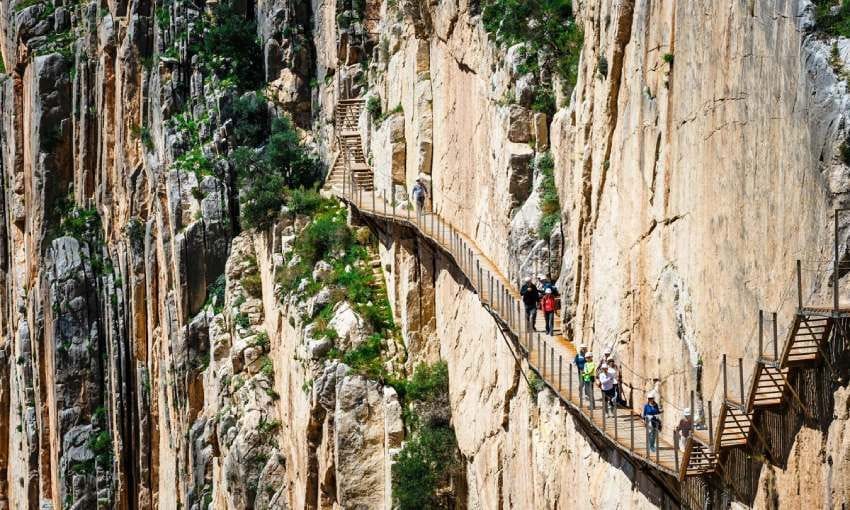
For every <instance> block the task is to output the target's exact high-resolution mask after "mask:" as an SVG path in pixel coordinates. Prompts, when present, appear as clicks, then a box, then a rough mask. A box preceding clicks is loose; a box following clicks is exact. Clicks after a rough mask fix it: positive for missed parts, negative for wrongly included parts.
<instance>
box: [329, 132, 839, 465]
mask: <svg viewBox="0 0 850 510" xmlns="http://www.w3.org/2000/svg"><path fill="white" fill-rule="evenodd" d="M355 136H356V138H357V139H358V140H359V139H360V136H359V134H357V135H355ZM338 141H339V142H340V144H341V148H342V151H343V152H345V153H346V154H345V157H344V162H345V167H344V169H345V172H346V176H345V177H344V178H343V181H342V182H343V184H342V186H343V188H342V193H341V197H342V199H344V200H346V201H348V202H349V203H350V204H351V205H352V206H353V207H356V208H358V210H359V211H360V212H361V213H365V214H371V215H374V216H375V217H377V218H382V219H386V220H389V221H397V222H402V223H406V224H408V225H409V226H410V227H412V228H414V229H416V230H417V231H418V232H419V233H420V235H422V236H423V237H425V238H428V239H430V240H431V241H433V242H434V243H435V244H436V245H437V246H438V247H439V248H441V249H442V250H443V251H445V252H446V253H447V254H448V255H449V257H450V259H452V260H453V262H454V264H455V265H456V266H457V267H458V268H459V269H460V271H461V272H462V273H463V274H464V276H465V277H466V279H467V280H468V282H469V284H470V286H471V288H472V290H473V291H474V292H476V293H477V294H478V295H479V299H480V300H481V302H482V305H483V306H484V307H485V309H487V310H488V311H489V312H490V313H491V314H492V315H493V317H494V318H496V320H497V322H498V323H500V324H502V325H503V326H504V328H505V330H507V331H509V332H510V333H511V335H513V336H514V337H515V338H516V339H517V341H518V343H519V345H520V347H523V348H525V350H526V352H527V358H528V364H529V366H530V367H531V368H532V369H534V370H535V371H536V372H538V373H539V374H540V375H541V378H542V379H543V381H544V383H545V384H546V385H547V386H549V387H550V388H551V389H552V390H553V391H554V392H555V393H556V394H557V395H558V396H559V397H560V398H561V400H562V401H564V402H565V403H567V404H568V405H570V406H572V408H573V409H576V410H577V411H579V412H580V413H581V414H582V415H583V416H584V417H585V419H587V420H588V421H589V422H590V424H591V425H592V426H594V427H595V428H596V429H597V430H599V431H600V432H601V433H602V434H603V435H605V436H606V437H608V439H609V440H611V441H613V442H614V444H615V445H617V446H618V447H620V448H625V449H626V451H627V452H628V453H629V454H630V455H631V456H633V457H635V458H638V459H639V460H641V461H643V462H647V463H649V464H650V465H652V466H654V467H655V468H657V469H660V470H661V471H663V472H666V473H668V474H669V473H670V472H671V471H673V470H671V468H670V464H672V465H673V466H674V468H675V475H676V476H677V477H678V478H682V477H684V476H686V475H688V474H691V472H690V471H689V470H688V467H689V465H687V464H682V465H681V470H680V464H679V455H678V454H679V436H678V429H675V430H674V431H673V444H674V447H673V448H672V450H673V452H672V457H673V458H672V459H671V458H669V457H668V456H669V455H670V453H671V452H669V450H670V449H671V448H670V447H669V443H667V442H666V440H665V439H664V438H660V437H659V442H658V443H657V444H658V445H659V448H658V450H657V451H656V452H655V459H654V460H653V458H652V455H650V450H649V445H650V444H651V442H650V439H649V437H650V435H649V432H648V430H649V428H648V427H649V426H648V425H646V424H645V423H642V425H641V427H643V429H644V431H645V432H646V433H647V434H648V435H647V439H646V443H645V444H646V445H647V450H646V453H645V454H644V453H642V452H640V451H636V450H635V449H634V444H635V443H634V437H632V438H631V445H630V448H628V447H626V445H625V443H623V441H620V440H618V439H617V423H619V421H618V417H617V411H616V410H617V407H618V404H617V405H614V406H613V408H614V417H613V420H614V429H613V430H614V431H613V438H612V437H610V436H611V434H610V430H609V428H607V427H606V416H607V415H608V412H607V408H608V404H607V403H605V401H604V400H603V403H602V404H601V405H602V406H604V407H605V411H604V412H602V413H601V414H602V416H601V425H602V428H601V430H600V429H599V420H598V419H597V418H596V417H595V415H594V409H593V402H594V401H595V398H596V397H595V396H594V395H593V385H592V384H591V385H590V388H591V389H590V392H589V393H590V394H591V395H590V397H588V398H590V400H589V401H588V403H589V404H590V406H591V407H590V409H589V411H590V415H589V416H588V413H587V412H585V411H584V410H583V409H582V407H581V403H582V394H583V390H581V389H580V390H579V395H578V398H579V403H578V404H579V405H578V406H576V402H575V401H574V400H572V399H573V382H574V381H575V380H576V379H578V385H579V388H581V387H582V386H583V384H582V382H581V379H580V378H578V373H577V371H573V369H572V367H573V363H572V362H571V361H570V359H569V356H570V354H569V350H565V349H563V346H561V345H558V343H557V340H554V339H550V340H546V339H545V338H542V335H537V336H536V337H535V338H532V333H531V332H530V331H528V328H529V325H528V324H525V326H524V328H525V332H523V325H524V322H525V320H524V318H523V316H524V315H523V313H522V305H521V298H520V296H519V293H518V287H519V285H516V286H515V285H514V284H513V282H512V279H511V278H510V277H506V276H505V275H503V274H502V273H501V270H500V269H499V267H498V265H497V264H496V263H495V262H493V261H492V260H491V259H490V258H489V257H488V256H487V254H486V253H485V252H484V251H483V250H482V249H481V248H480V247H479V246H478V244H477V242H476V238H477V236H472V235H467V234H465V233H463V232H462V231H461V230H459V229H457V228H455V226H454V225H452V224H451V223H450V222H449V221H447V220H446V219H444V218H442V217H441V216H440V215H439V213H438V212H437V211H435V210H432V211H431V212H424V211H419V210H417V211H416V212H415V213H412V208H411V207H409V205H408V206H406V207H404V208H403V209H401V211H404V213H401V214H397V205H398V204H397V202H396V200H395V198H393V200H392V203H391V204H390V203H389V202H388V201H387V199H386V196H385V194H384V193H383V192H379V191H378V190H377V189H376V188H375V187H374V186H373V187H372V188H371V189H369V190H365V188H363V187H362V186H361V185H360V183H359V182H358V181H357V179H355V177H354V171H353V170H352V169H351V168H350V166H351V164H350V160H349V157H348V154H347V152H348V147H347V144H346V143H343V142H342V141H341V140H340V139H339V138H338ZM358 143H362V142H359V141H358ZM361 150H362V147H361ZM332 171H333V170H332ZM358 171H362V169H361V170H358ZM369 172H370V175H371V172H372V170H371V168H369ZM349 178H350V182H349ZM346 190H347V191H348V193H346ZM364 191H365V195H366V200H365V201H364ZM334 193H337V194H338V195H339V193H338V191H334ZM379 193H381V195H382V197H381V198H380V199H378V198H377V196H378V194H379ZM441 198H442V199H443V200H445V201H447V202H450V203H451V202H454V201H453V200H452V199H450V198H448V197H446V196H441ZM370 199H371V210H370V208H369V203H368V202H369V200H370ZM454 203H455V204H456V205H457V206H461V205H462V204H460V203H457V202H454ZM408 204H410V202H408ZM380 207H383V214H381V211H380ZM390 209H391V211H392V213H391V214H390ZM439 209H440V210H443V208H442V207H441V208H439ZM401 211H399V212H401ZM429 222H430V228H429ZM481 225H483V226H485V227H487V228H489V229H493V226H492V225H490V223H489V222H488V221H479V223H478V226H481ZM429 230H430V232H429ZM493 240H496V242H495V243H494V244H495V245H496V247H500V246H504V245H505V243H504V241H503V238H500V237H498V236H496V237H494V238H493V239H488V240H487V241H488V242H492V241H493ZM500 241H501V243H500ZM508 257H509V258H510V257H512V255H511V254H510V253H509V251H508ZM804 261H805V262H806V265H805V266H804V265H803V262H804ZM834 263H835V261H834V260H830V259H812V258H809V259H800V260H799V261H798V265H797V268H796V269H797V271H796V272H797V289H798V294H799V299H800V303H799V304H798V306H797V307H796V312H795V314H796V315H797V317H799V316H800V314H801V311H802V309H803V306H802V299H803V290H802V283H801V281H802V280H801V274H802V272H803V271H805V272H806V273H809V272H814V273H815V274H817V275H821V274H822V273H823V272H824V269H825V267H824V266H825V265H826V264H834ZM811 264H814V265H813V266H812V265H811ZM848 265H850V263H848ZM841 266H843V264H839V267H841ZM488 285H489V292H488ZM806 288H807V291H806V295H807V296H811V295H816V294H818V292H819V291H820V290H821V289H822V288H823V287H822V286H821V281H820V280H819V279H814V280H813V281H812V283H810V284H809V285H808V286H807V287H806ZM778 289H779V292H778V303H777V304H776V306H775V307H774V308H773V309H772V310H771V311H770V312H769V316H770V318H769V319H768V321H767V323H768V324H769V325H771V324H772V325H773V328H772V330H773V331H774V339H773V349H774V353H778V352H779V351H780V346H779V341H780V340H779V337H780V335H779V334H778V331H779V319H778V314H779V313H781V312H782V311H783V310H784V309H785V308H786V306H787V304H788V299H789V298H790V296H791V295H792V294H793V290H794V282H793V273H792V274H791V275H790V276H789V277H788V279H787V280H785V281H784V282H782V283H780V285H779V287H778ZM835 295H836V296H837V294H835ZM836 301H837V298H836ZM809 310H811V309H809ZM760 317H763V315H760ZM575 318H576V317H575V316H573V317H571V318H570V320H569V321H567V322H566V323H563V324H560V326H559V327H560V329H561V331H564V330H565V329H566V327H567V326H569V325H570V324H571V323H572V321H573V320H574V319H575ZM760 320H761V321H762V322H760V323H758V322H757V323H755V324H753V325H752V326H751V328H750V330H749V332H748V333H747V334H746V335H745V336H744V338H746V342H745V343H744V344H743V348H742V350H741V355H740V356H739V357H738V358H737V361H736V360H734V359H733V360H728V359H727V356H726V355H725V354H724V355H723V364H722V367H721V370H718V371H717V373H716V374H715V378H714V382H713V383H712V384H711V385H710V386H702V385H701V387H702V388H703V391H700V394H699V396H700V399H699V409H700V414H701V415H702V417H703V420H702V422H703V423H702V425H703V426H704V425H705V423H704V421H705V419H704V418H705V416H706V412H705V410H704V409H703V408H704V406H705V403H706V401H707V402H708V404H709V405H708V412H707V416H708V422H709V423H708V430H709V434H711V436H710V437H709V441H708V445H706V444H705V443H702V440H699V439H697V438H696V437H695V434H691V435H690V436H689V437H688V439H687V441H686V444H685V448H686V450H685V453H684V454H683V457H682V460H683V462H689V460H687V461H686V459H690V458H691V454H692V448H697V451H696V453H695V454H694V455H696V457H695V458H698V459H699V460H698V461H697V468H695V469H696V471H695V472H702V471H700V469H703V468H704V467H705V466H706V464H705V462H706V459H710V461H711V462H714V463H715V464H714V465H716V451H717V450H719V448H720V447H721V446H722V445H721V444H720V443H721V442H722V441H723V439H725V436H721V433H722V432H723V430H724V423H723V420H724V419H725V418H724V417H726V416H727V413H730V414H728V416H731V417H733V419H734V420H735V421H736V422H737V420H738V417H737V416H736V415H735V414H731V413H733V411H732V410H729V409H731V408H730V407H729V406H735V408H736V409H737V408H740V409H739V411H736V412H743V413H745V414H747V415H749V413H751V412H752V411H751V408H753V407H754V404H753V402H754V400H753V399H754V398H755V397H754V396H753V392H754V391H756V390H757V387H756V383H757V381H756V380H755V378H756V377H757V374H758V373H759V364H760V363H764V361H763V359H764V345H763V341H764V336H763V333H764V329H763V325H764V322H763V319H760ZM795 320H798V319H796V318H795ZM558 322H559V321H558ZM796 324H797V323H795V325H793V326H792V328H797V325H796ZM784 329H786V331H783V333H787V332H788V331H791V329H788V328H784ZM757 330H758V333H757ZM795 330H796V329H795ZM503 331H504V330H503ZM623 333H624V332H623V331H612V332H610V333H609V334H607V335H605V338H604V340H602V341H599V342H598V344H599V345H602V346H607V347H609V348H610V350H611V355H612V357H613V356H614V355H615V353H616V339H617V337H618V336H620V335H622V334H623ZM526 335H527V338H526ZM783 336H785V337H786V338H785V342H784V345H783V346H782V351H783V352H785V350H786V349H788V346H789V342H792V338H791V337H790V336H789V335H788V334H786V335H783ZM535 340H536V344H537V349H535V348H534V344H535ZM524 341H525V343H523V342H524ZM553 342H554V343H553ZM596 343H597V342H594V344H596ZM541 346H542V352H541ZM556 346H557V351H556ZM570 348H571V347H570ZM756 349H758V352H755V351H756ZM547 352H548V363H547ZM572 352H573V354H574V350H573V351H572ZM555 354H557V355H558V370H557V372H556V371H555V369H554V366H555ZM564 354H568V356H567V365H568V367H567V368H568V370H567V372H566V376H567V380H568V382H569V393H567V395H568V396H569V398H567V397H565V395H564V393H562V389H563V388H562V382H563V381H562V376H563V375H564V372H563V371H562V368H563V366H562V365H563V358H564ZM535 355H536V358H535V357H534V356H535ZM784 356H785V357H787V354H784ZM798 356H799V355H798ZM774 357H775V358H778V354H775V355H774ZM541 359H542V364H541ZM614 359H615V360H616V361H617V363H618V365H619V367H621V374H623V373H624V372H629V373H630V374H631V377H630V379H632V380H631V381H629V382H625V381H621V384H622V387H623V388H629V395H630V398H629V400H630V402H629V403H628V407H627V410H628V413H627V414H628V416H632V418H629V420H630V426H631V429H630V431H631V434H632V436H634V426H635V423H634V422H635V418H634V417H635V416H638V415H637V414H635V410H634V404H635V401H634V398H633V391H634V390H635V389H638V388H636V387H635V386H634V384H635V379H637V380H640V381H642V382H648V381H651V382H652V383H653V389H657V386H658V383H660V382H663V381H664V380H666V379H667V378H669V377H674V376H676V375H678V374H680V373H681V372H675V373H672V374H668V376H667V378H664V379H661V378H659V377H648V376H646V375H643V374H641V373H640V372H638V371H637V370H636V369H634V368H632V367H630V366H629V365H628V364H626V363H624V362H623V361H622V360H617V359H616V358H614ZM798 359H799V358H798ZM779 361H780V360H779V359H776V360H775V362H777V363H779ZM700 366H702V367H703V369H704V364H703V360H702V358H699V359H698V361H697V367H700ZM750 367H752V370H751V371H750V372H749V373H748V374H747V377H746V379H745V378H744V369H745V368H750ZM729 368H732V369H737V372H738V374H737V375H738V383H739V388H738V390H739V391H738V393H737V396H739V397H740V402H739V403H737V404H736V403H735V402H734V397H735V394H734V392H731V391H729V388H728V385H727V383H728V379H727V375H728V374H727V371H728V369H729ZM547 372H548V378H547ZM574 372H575V373H574ZM556 373H557V384H556V383H555V380H554V379H553V378H554V377H555V374H556ZM721 377H722V378H723V381H722V382H723V384H722V386H721ZM734 380H735V378H734V374H733V383H734ZM745 380H746V381H747V384H744V381H745ZM733 386H734V384H733ZM721 389H722V393H721V395H718V393H720V392H721ZM706 390H707V391H706ZM706 396H710V397H711V398H710V399H708V400H706V398H705V397H706ZM721 396H722V398H719V397H721ZM658 399H659V402H660V403H663V404H664V406H665V408H666V407H668V406H669V407H671V408H673V409H676V410H678V411H684V408H683V407H681V406H680V405H679V404H678V403H676V402H673V401H670V400H668V399H665V398H664V397H663V394H661V393H660V392H659V395H658ZM691 399H692V402H694V400H693V399H694V392H693V391H692V392H691ZM762 399H764V397H762ZM762 401H763V400H762ZM712 402H719V403H720V406H719V408H718V411H719V414H718V415H717V423H716V427H715V426H714V425H713V424H712V420H713V417H714V406H713V405H712ZM762 405H764V404H762ZM691 407H692V408H693V411H694V412H695V414H696V411H697V408H696V407H695V404H694V403H692V404H691ZM746 424H747V426H748V427H749V426H751V425H749V416H747V417H746ZM694 425H695V427H697V428H698V427H699V425H700V424H699V423H694ZM653 429H654V427H653ZM747 430H750V429H749V428H748V429H747ZM747 433H748V432H747ZM747 433H743V435H744V436H745V437H747ZM756 433H757V434H758V431H756ZM715 435H716V437H717V441H716V442H713V441H712V439H711V437H713V436H715ZM695 439H697V442H695V441H694V440H695ZM697 443H699V446H696V445H697ZM706 447H708V449H706ZM665 449H666V450H668V452H667V453H665V460H664V461H662V460H661V459H660V454H659V453H658V452H659V451H661V450H665ZM665 463H666V464H665Z"/></svg>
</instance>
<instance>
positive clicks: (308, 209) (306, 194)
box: [286, 188, 330, 216]
mask: <svg viewBox="0 0 850 510" xmlns="http://www.w3.org/2000/svg"><path fill="white" fill-rule="evenodd" d="M329 203H330V201H329V200H326V199H324V198H322V195H320V194H319V192H318V191H316V190H314V189H304V188H294V189H289V190H288V191H287V193H286V206H287V207H288V208H289V213H290V214H293V215H297V214H304V215H307V216H310V215H312V214H313V213H315V212H316V211H318V210H319V209H320V208H321V207H323V206H324V207H327V206H328V204H329Z"/></svg>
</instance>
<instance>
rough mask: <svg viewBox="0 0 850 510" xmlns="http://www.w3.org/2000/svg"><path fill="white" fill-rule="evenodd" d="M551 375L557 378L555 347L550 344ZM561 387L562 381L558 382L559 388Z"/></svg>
mask: <svg viewBox="0 0 850 510" xmlns="http://www.w3.org/2000/svg"><path fill="white" fill-rule="evenodd" d="M549 377H551V378H552V379H555V347H553V346H552V345H549ZM560 389H561V385H560V383H559V384H558V390H560Z"/></svg>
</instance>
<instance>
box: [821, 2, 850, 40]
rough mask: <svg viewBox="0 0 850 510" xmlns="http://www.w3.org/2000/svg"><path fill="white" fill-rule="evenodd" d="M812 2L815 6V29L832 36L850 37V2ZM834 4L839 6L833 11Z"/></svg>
mask: <svg viewBox="0 0 850 510" xmlns="http://www.w3.org/2000/svg"><path fill="white" fill-rule="evenodd" d="M812 3H813V4H814V7H815V30H818V31H820V32H823V33H825V34H828V35H831V36H834V37H850V2H848V1H847V0H814V1H813V2H812ZM839 4H840V5H839ZM835 6H839V7H838V9H835V11H834V12H833V7H835Z"/></svg>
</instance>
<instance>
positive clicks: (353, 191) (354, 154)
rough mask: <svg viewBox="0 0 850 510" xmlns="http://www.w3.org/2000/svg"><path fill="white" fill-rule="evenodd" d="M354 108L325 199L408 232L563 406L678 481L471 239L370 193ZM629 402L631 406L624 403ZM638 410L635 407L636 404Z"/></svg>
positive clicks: (634, 418)
mask: <svg viewBox="0 0 850 510" xmlns="http://www.w3.org/2000/svg"><path fill="white" fill-rule="evenodd" d="M356 102H357V101H356V100H349V101H346V102H340V104H338V106H337V115H336V119H337V128H338V129H341V130H342V131H343V132H344V133H345V136H339V137H337V143H338V146H339V153H338V155H337V159H336V160H335V163H334V165H333V166H332V168H331V174H330V175H329V176H328V178H327V179H326V184H325V188H324V192H325V193H328V194H333V195H335V196H337V197H338V198H340V199H341V200H343V201H345V202H346V203H348V204H350V205H351V206H352V207H354V208H356V209H357V210H358V211H359V213H360V214H362V215H366V216H368V217H370V218H372V219H374V220H379V221H384V222H394V223H397V224H401V225H404V226H406V227H408V228H411V229H413V230H414V231H415V232H417V233H418V234H419V235H420V236H421V237H423V238H425V239H427V240H429V241H430V242H431V243H432V244H433V245H434V246H435V247H437V248H439V249H440V250H442V252H443V253H444V254H445V255H446V256H448V257H449V258H450V259H451V260H453V261H454V263H455V265H456V266H457V267H458V268H459V269H460V271H461V272H462V273H463V274H464V275H465V277H466V279H467V281H468V283H469V286H470V287H471V288H472V289H473V290H474V291H475V292H477V294H478V296H479V299H480V300H481V302H482V304H483V305H484V306H485V307H487V309H488V310H489V311H490V313H491V314H492V315H493V316H494V318H495V319H496V320H497V322H498V324H499V326H500V327H501V328H502V330H503V331H504V332H505V333H507V334H509V335H510V336H511V337H512V338H513V339H514V340H516V341H517V342H518V343H519V345H520V346H521V347H522V348H523V349H524V351H525V354H526V355H527V360H528V364H529V365H530V366H531V367H532V368H533V369H534V370H535V372H537V374H538V375H539V376H540V378H541V379H542V380H543V381H544V382H545V383H546V385H547V386H548V387H549V388H550V389H552V391H554V392H555V393H556V394H557V395H558V396H559V397H560V398H561V400H562V401H563V402H564V403H566V404H567V405H568V406H570V407H571V408H573V409H574V410H575V411H576V412H577V413H578V414H579V415H580V416H581V417H582V418H583V419H584V420H585V421H586V423H587V424H589V425H590V426H591V427H592V428H593V429H595V430H596V431H597V432H598V433H599V434H601V435H602V436H603V437H605V438H606V439H607V440H608V441H609V442H610V444H611V445H613V446H614V447H616V448H618V449H619V450H621V451H622V452H623V453H626V454H627V455H628V456H629V457H631V458H633V459H635V460H637V461H639V462H641V463H644V464H647V465H649V466H652V467H654V468H655V469H657V470H659V471H662V472H663V473H666V474H668V475H671V476H678V474H679V471H680V466H679V457H680V455H679V453H680V452H679V450H678V449H677V448H675V447H674V445H673V442H674V440H673V438H672V435H671V434H670V433H667V434H662V433H661V432H659V434H658V435H659V438H658V446H659V447H658V448H657V449H656V450H655V451H650V448H649V441H648V437H649V428H648V427H647V426H646V424H645V422H644V420H643V419H642V418H641V417H640V415H639V414H638V412H636V411H635V410H632V409H631V408H626V407H614V408H611V409H609V412H607V413H606V412H604V407H605V406H604V405H603V399H602V394H601V392H600V390H599V389H598V387H595V386H593V385H591V386H590V390H589V391H587V393H589V394H591V395H592V398H591V397H589V396H588V395H585V392H581V391H579V388H580V384H579V377H578V371H577V369H576V367H575V365H574V364H573V360H574V357H575V354H576V350H575V346H574V345H573V343H572V342H570V341H569V340H567V339H566V338H565V337H564V336H563V335H562V334H561V327H562V326H561V323H560V317H559V314H556V321H555V330H556V331H555V335H554V336H551V337H550V336H548V335H546V334H544V333H540V332H539V331H541V330H543V329H544V324H543V314H542V312H538V317H537V324H536V328H535V329H537V331H538V332H535V331H531V330H530V328H528V324H527V323H526V321H525V320H524V316H523V305H522V301H521V298H520V295H519V292H518V289H517V288H516V285H514V284H513V283H512V282H511V281H510V280H509V279H508V278H507V277H506V276H505V275H504V274H503V273H502V272H501V270H500V269H499V268H498V267H496V265H495V264H494V263H493V262H492V261H491V259H490V258H489V257H488V256H487V254H486V253H484V252H483V251H482V250H481V249H480V247H479V246H478V245H477V243H476V242H475V241H474V239H472V238H471V237H470V236H468V235H467V234H466V233H464V232H462V231H460V230H458V229H457V228H455V226H454V225H453V224H452V223H451V222H449V221H448V220H447V219H445V218H443V217H442V216H440V215H438V214H434V213H430V212H423V213H418V212H416V211H414V210H412V209H411V208H410V207H409V206H408V205H407V204H406V203H405V204H396V203H394V202H392V201H391V200H388V199H386V198H385V197H384V196H383V195H382V194H381V193H380V192H378V191H376V190H375V189H374V187H373V186H372V182H371V179H364V178H363V176H362V172H361V171H360V168H361V167H362V165H363V160H361V158H360V154H362V147H361V143H362V142H361V140H360V135H359V133H358V132H357V130H356V122H357V120H356V116H355V115H353V114H351V113H349V111H348V110H349V109H350V108H352V106H351V105H353V104H355V103H356ZM340 162H342V163H340ZM352 163H356V165H352ZM369 172H370V173H371V169H369ZM598 357H599V356H597V358H598ZM628 400H629V402H630V403H631V404H632V405H635V403H634V402H633V400H632V399H631V398H629V399H628ZM637 404H638V405H639V408H642V404H643V403H642V402H640V403H637Z"/></svg>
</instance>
